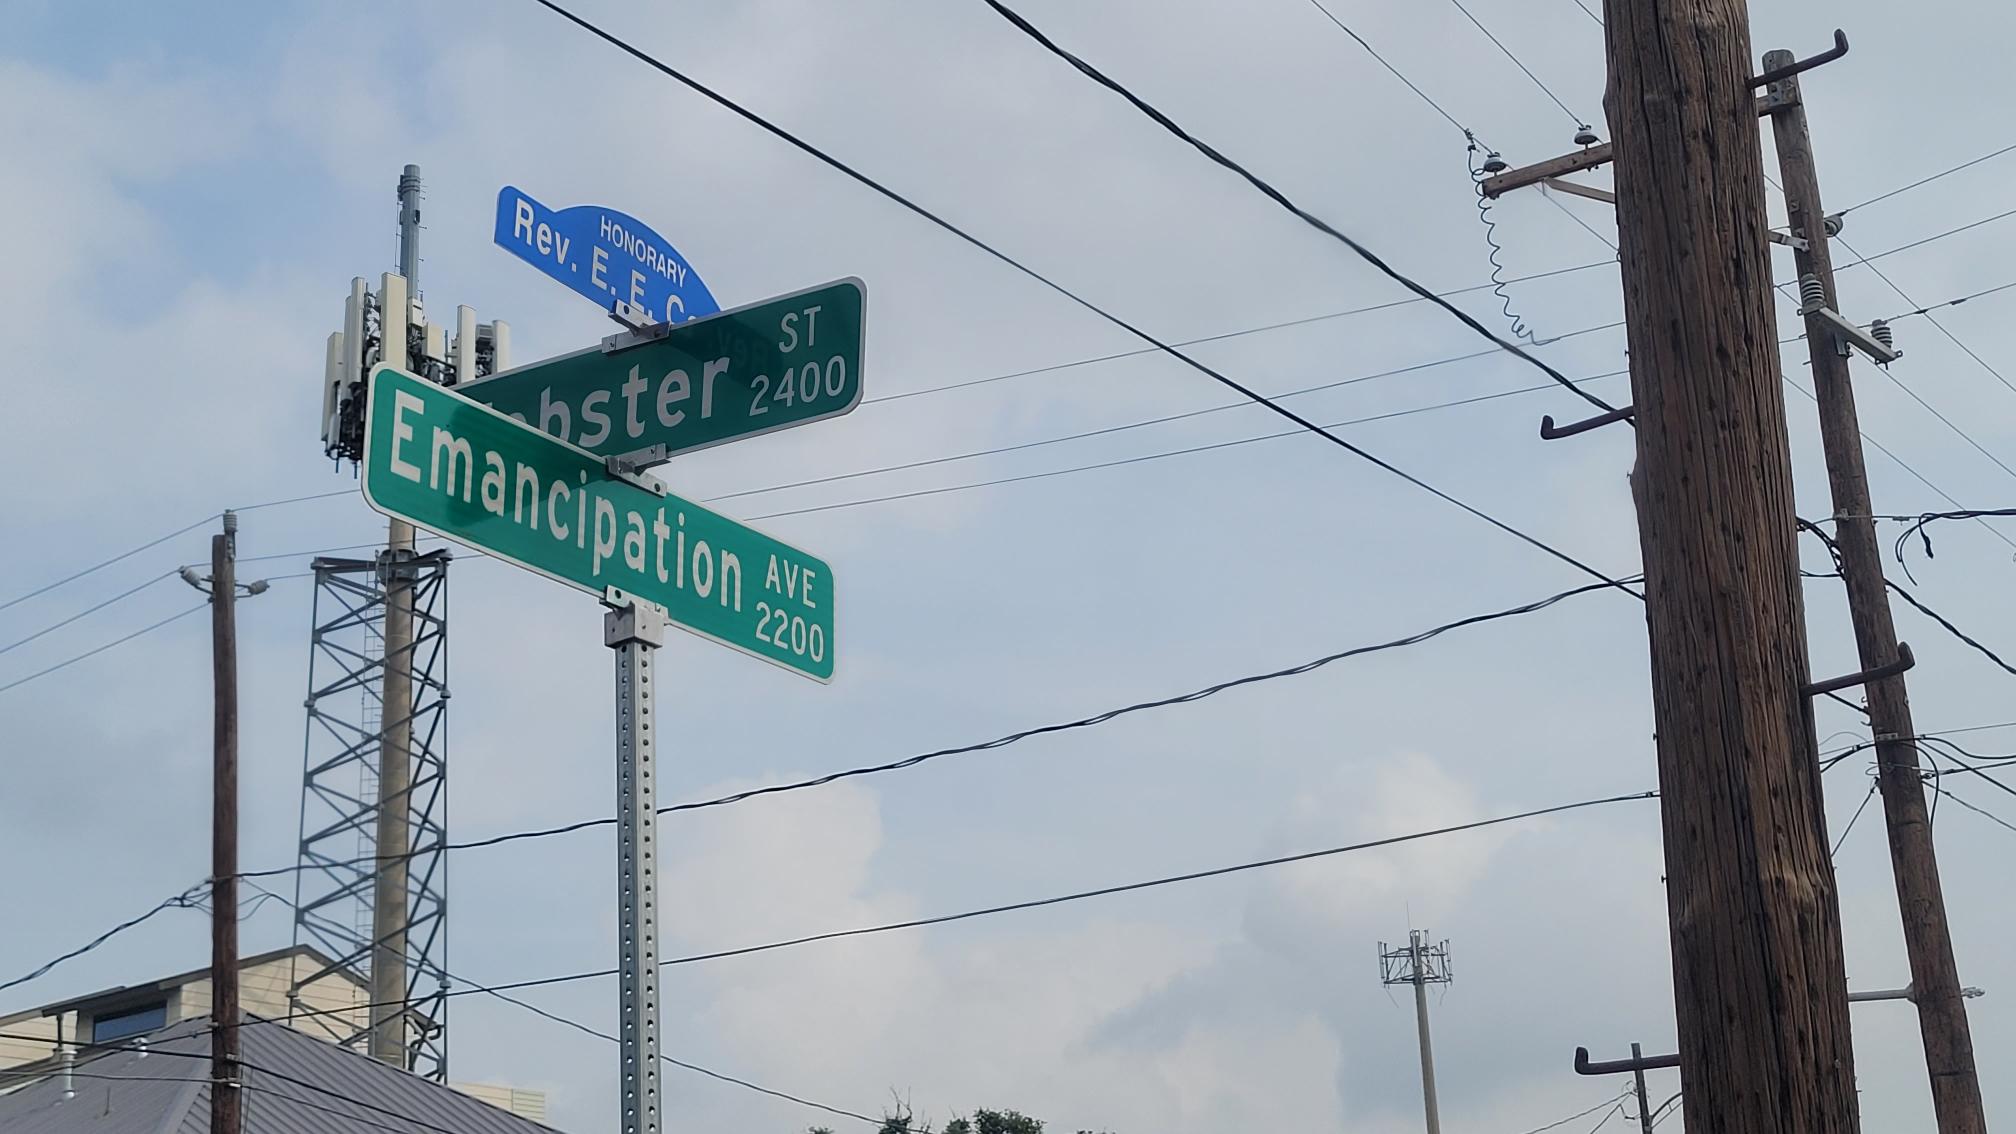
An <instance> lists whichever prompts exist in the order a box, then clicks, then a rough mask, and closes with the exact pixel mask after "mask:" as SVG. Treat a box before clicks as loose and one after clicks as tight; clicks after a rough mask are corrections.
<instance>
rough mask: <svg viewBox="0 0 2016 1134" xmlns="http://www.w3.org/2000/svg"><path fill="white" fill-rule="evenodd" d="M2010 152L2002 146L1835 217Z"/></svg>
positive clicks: (1854, 205)
mask: <svg viewBox="0 0 2016 1134" xmlns="http://www.w3.org/2000/svg"><path fill="white" fill-rule="evenodd" d="M2012 150H2016V145H2010V146H2003V147H2002V148H2001V149H1999V150H1996V151H1994V152H1993V153H1987V154H1982V155H1981V156H1980V157H1977V158H1975V159H1974V160H1972V161H1963V162H1961V163H1960V164H1959V165H1956V166H1954V167H1952V168H1951V169H1943V170H1940V171H1939V172H1938V173H1935V174H1933V175H1932V176H1930V177H1921V178H1919V179H1918V180H1916V181H1913V182H1912V183H1911V184H1909V185H1904V186H1900V187H1899V188H1896V189H1892V190H1890V191H1889V192H1888V193H1878V194H1877V195H1875V196H1874V197H1871V198H1869V199H1868V200H1866V201H1857V202H1856V203H1855V204H1852V205H1850V206H1848V207H1847V208H1845V209H1842V210H1841V211H1840V212H1839V213H1836V214H1835V215H1836V216H1846V215H1848V214H1849V213H1852V212H1854V211H1855V210H1856V209H1862V208H1867V207H1868V206H1870V205H1873V204H1875V203H1876V202H1878V201H1887V200H1889V199H1890V198H1892V197H1895V196H1897V195H1898V194H1899V193H1909V192H1910V191H1911V190H1913V189H1916V188H1918V187H1919V186H1921V185H1930V184H1932V183H1933V182H1934V181H1937V180H1939V179H1940V178H1943V177H1951V176H1952V175H1953V174H1956V173H1958V172H1960V171H1961V170H1963V169H1972V168H1973V167H1974V166H1977V165H1980V164H1981V163H1982V162H1984V161H1987V160H1989V159H1990V158H1998V157H2001V156H2002V155H2003V154H2006V153H2009V152H2011V151H2012Z"/></svg>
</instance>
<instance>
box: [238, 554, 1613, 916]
mask: <svg viewBox="0 0 2016 1134" xmlns="http://www.w3.org/2000/svg"><path fill="white" fill-rule="evenodd" d="M1608 589H1609V587H1608V584H1600V583H1592V584H1586V585H1584V586H1580V587H1576V588H1573V589H1572V590H1567V591H1562V592H1560V593H1558V594H1553V595H1549V596H1547V597H1546V598H1543V599H1537V600H1535V601H1533V602H1529V603H1524V604H1521V605H1519V606H1514V607H1507V608H1504V609H1502V610H1495V611H1491V612H1489V613H1486V614H1476V615H1471V616H1469V617H1466V618H1460V619H1457V620H1455V621H1453V622H1445V623H1443V624H1441V625H1439V626H1434V627H1431V628H1429V629H1427V630H1423V631H1420V632H1418V633H1415V634H1410V635H1408V636H1406V637H1404V638H1395V639H1393V640H1391V641H1386V642H1379V643H1375V644H1373V645H1367V646H1354V647H1352V648H1350V649H1346V650H1339V651H1337V652H1335V653H1331V654H1326V655H1324V656H1322V657H1319V658H1313V659H1311V660H1309V661H1306V662H1302V663H1300V664H1298V665H1292V666H1288V667H1286V668H1283V669H1276V670H1271V671H1268V672H1265V673H1254V674H1248V675H1246V676H1244V677H1235V678H1232V679H1230V680H1228V681H1220V682H1218V683H1216V684H1213V685H1207V686H1204V687H1202V688H1200V689H1193V690H1191V691H1190V692H1187V693H1180V694H1177V695H1175V696H1172V697H1163V698H1159V699H1157V700H1153V701H1141V702H1136V703H1134V704H1131V705H1125V706H1122V707H1120V708H1115V709H1108V710H1105V711H1104V712H1100V713H1094V714H1092V715H1091V716H1086V717H1079V718H1077V719H1075V720H1069V721H1062V722H1058V723H1054V724H1046V725H1039V726H1036V727H1034V728H1025V729H1021V730H1018V731H1016V732H1011V733H1007V734H1005V735H1003V736H998V737H995V738H994V739H992V740H984V741H980V742H978V743H974V744H962V745H957V746H953V747H949V748H939V749H935V750H933V751H930V752H923V753H919V754H917V755H915V756H908V757H905V758H903V759H901V760H892V761H889V762H887V763H882V764H871V765H867V766H864V767H856V768H849V769H846V770H844V771H839V772H831V773H828V774H826V775H822V776H817V777H813V778H811V779H804V780H795V781H790V782H786V783H781V784H771V785H768V786H765V787H760V788H752V789H750V790H747V791H739V792H734V793H732V794H729V795H724V796H717V797H715V798H712V799H705V800H697V801H692V802H687V803H675V804H670V805H668V806H665V807H661V808H659V809H658V813H659V814H660V815H669V814H673V813H675V812H681V811H700V810H705V809H707V808H713V807H726V806H730V805H732V804H737V803H741V802H743V801H744V800H748V799H754V798H756V797H758V796H765V795H777V794H780V793H783V792H790V791H802V790H806V789H809V788H816V787H823V786H825V785H827V784H830V783H834V782H837V781H839V780H845V779H856V778H859V777H862V776H870V775H877V774H880V773H883V772H894V771H900V770H902V769H905V768H914V767H916V766H917V765H919V764H925V763H929V762H931V761H933V760H939V759H943V758H946V757H950V756H966V755H972V754H974V753H979V752H991V751H994V750H996V749H1000V748H1007V747H1009V746H1011V745H1014V744H1019V743H1021V742H1022V741H1025V740H1030V739H1033V738H1035V737H1039V736H1049V735H1052V734H1055V733H1062V732H1076V731H1079V730H1082V729H1088V728H1096V727H1098V726H1100V725H1103V724H1106V723H1107V722H1109V721H1114V720H1118V719H1119V718H1121V717H1125V716H1132V715H1134V714H1136V713H1143V712H1151V711H1153V710H1156V709H1164V708H1171V707H1174V706H1177V705H1188V704H1194V703H1195V702H1198V701H1202V700H1205V699H1207V698H1210V697H1215V696H1217V695H1218V694H1220V693H1224V692H1227V691H1229V690H1232V689H1237V688H1241V687H1243V686H1248V685H1258V684H1262V683H1264V682H1268V681H1277V680H1280V679H1282V678H1287V677H1299V676H1301V675H1303V674H1307V673H1312V672H1314V671H1316V670H1318V669H1322V668H1323V667H1325V666H1328V665H1332V664H1334V663H1336V662H1340V661H1343V660H1345V659H1346V658H1353V657H1362V656H1364V655H1367V654H1374V653H1382V652H1385V651H1387V650H1395V649H1401V648H1404V647H1408V646H1414V645H1419V644H1421V643H1424V642H1427V641H1430V640H1432V639H1435V638H1438V637H1441V636H1442V635H1443V634H1447V633H1449V632H1450V631H1452V630H1458V629H1462V628H1465V627H1469V626H1477V625H1482V624H1484V623H1487V622H1497V621H1500V620H1503V619H1507V618H1514V617H1518V616H1520V615H1525V614H1534V613H1537V612H1539V611H1542V610H1545V609H1547V608H1548V607H1550V606H1553V605H1555V604H1557V603H1560V602H1564V601H1566V600H1568V599H1570V598H1574V597H1576V596H1578V595H1585V594H1590V593H1593V592H1596V591H1602V590H1608ZM615 823H616V820H615V819H614V818H613V817H612V818H603V819H583V820H580V821H578V822H574V823H566V824H562V825H560V826H555V827H543V828H539V829H537V830H530V831H514V832H511V833H509V834H503V835H493V836H491V837H489V838H484V839H475V840H472V841H469V842H462V843H444V844H442V845H440V846H427V847H420V848H416V849H414V850H411V851H408V852H407V854H406V855H405V857H409V858H410V857H415V856H418V855H422V854H434V853H437V852H441V851H461V850H474V849H476V848H478V847H492V846H498V845H501V844H503V843H510V842H520V841H523V840H526V839H543V838H550V837H553V836H556V835H567V834H573V833H574V832H577V831H586V830H590V829H592V828H595V827H609V826H614V825H615ZM379 861H381V856H375V855H367V856H364V857H361V858H356V859H352V860H350V861H348V862H340V863H324V864H319V865H318V868H336V867H357V866H369V865H372V864H374V863H376V862H379ZM301 869H302V867H300V866H298V865H296V866H280V867H273V868H271V869H267V870H248V871H243V872H241V873H239V874H238V875H237V877H239V878H241V879H254V878H272V877H277V876H280V875H286V874H293V873H296V872H298V871H300V870H301Z"/></svg>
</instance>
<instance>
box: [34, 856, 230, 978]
mask: <svg viewBox="0 0 2016 1134" xmlns="http://www.w3.org/2000/svg"><path fill="white" fill-rule="evenodd" d="M208 885H209V883H207V882H206V883H199V884H197V885H195V886H191V887H190V888H189V889H187V890H184V891H182V892H181V893H180V894H176V895H174V896H173V897H169V898H163V899H162V900H161V902H160V903H159V904H158V905H156V906H155V907H154V908H153V909H150V910H148V911H147V912H146V913H143V914H141V915H139V916H138V917H131V918H127V919H126V920H125V921H122V922H120V923H119V924H118V925H115V926H113V927H112V928H110V929H108V930H106V931H105V932H103V933H101V934H99V935H98V936H96V937H94V938H92V939H91V940H90V941H88V942H86V943H84V944H83V945H79V946H78V947H77V948H75V949H72V950H70V951H69V952H68V953H64V954H62V955H60V956H57V957H54V958H52V959H50V960H49V961H46V962H44V963H43V964H42V965H40V966H39V967H37V968H36V969H34V970H33V971H32V972H29V973H26V974H24V975H22V976H18V977H15V978H14V979H13V980H10V981H6V982H5V983H0V992H5V991H6V990H7V989H10V988H14V987H16V986H18V985H23V984H27V983H28V982H29V981H32V980H35V979H37V978H39V977H42V976H46V975H48V974H49V973H50V972H51V971H52V970H54V969H55V968H56V966H58V965H60V964H62V963H63V962H65V961H70V960H75V959H76V958H78V957H81V956H83V955H84V954H86V953H89V952H90V951H92V950H93V949H96V948H98V947H99V946H100V945H103V944H105V943H106V942H107V941H110V940H112V939H113V938H114V937H117V936H119V935H120V934H121V933H124V932H126V931H127V930H129V929H132V928H133V927H134V926H136V925H140V924H141V923H143V922H145V921H147V920H148V919H149V918H151V917H153V916H154V915H156V914H158V913H160V912H161V911H163V910H169V909H174V908H176V907H178V906H187V905H188V904H189V903H190V901H191V900H192V899H193V898H194V897H195V895H196V893H197V892H198V891H199V890H202V889H204V888H205V887H207V886H208Z"/></svg>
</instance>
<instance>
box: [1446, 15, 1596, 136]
mask: <svg viewBox="0 0 2016 1134" xmlns="http://www.w3.org/2000/svg"><path fill="white" fill-rule="evenodd" d="M1449 2H1450V3H1451V4H1454V5H1456V10H1457V11H1459V12H1461V13H1463V18H1464V19H1466V20H1469V21H1470V22H1471V23H1472V24H1473V25H1475V26H1476V28H1477V30H1478V31H1480V32H1483V33H1484V38H1485V39H1488V40H1490V41H1491V46H1493V47H1495V48H1497V49H1498V50H1499V51H1500V52H1502V53H1503V54H1504V56H1505V58H1507V59H1510V60H1511V61H1512V65H1513V66H1514V67H1517V68H1519V70H1520V71H1521V72H1523V73H1524V74H1525V76H1526V77H1527V78H1528V79H1531V80H1533V85H1534V86H1536V87H1538V88H1540V93H1541V94H1544V95H1546V96H1547V98H1548V100H1549V101H1551V102H1552V103H1553V104H1554V105H1555V106H1558V107H1560V108H1561V113H1563V114H1565V115H1567V116H1568V120H1569V121H1571V122H1573V123H1574V124H1575V125H1576V126H1577V127H1580V128H1582V129H1587V128H1588V126H1589V120H1588V119H1587V118H1584V117H1582V116H1581V115H1579V114H1577V113H1575V112H1574V111H1573V110H1570V109H1568V104H1567V103H1565V102H1562V101H1561V98H1560V96H1558V95H1556V94H1555V93H1554V91H1553V89H1552V88H1550V87H1548V85H1547V84H1546V83H1543V82H1541V81H1540V76H1538V75H1536V74H1534V73H1533V68H1531V67H1528V66H1527V65H1526V64H1525V62H1524V61H1523V60H1521V59H1520V58H1519V57H1518V56H1517V55H1514V54H1512V49H1511V48H1509V47H1507V46H1505V41H1503V40H1501V39H1499V38H1498V37H1497V36H1496V35H1493V34H1492V32H1491V29H1490V28H1487V27H1485V26H1484V21H1482V20H1479V19H1478V18H1477V17H1476V16H1474V15H1472V14H1471V12H1470V9H1469V8H1466V7H1464V6H1463V0H1449Z"/></svg>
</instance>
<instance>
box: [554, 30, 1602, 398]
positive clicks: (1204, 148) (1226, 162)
mask: <svg viewBox="0 0 2016 1134" xmlns="http://www.w3.org/2000/svg"><path fill="white" fill-rule="evenodd" d="M539 2H541V3H546V2H548V0H539ZM985 3H986V4H987V6H988V7H989V8H992V9H993V10H994V11H995V13H996V14H998V15H999V16H1000V17H1001V18H1002V19H1004V20H1006V21H1008V22H1009V23H1010V24H1011V25H1013V26H1014V27H1015V28H1016V29H1017V30H1018V31H1020V32H1022V34H1024V35H1026V36H1028V37H1029V38H1030V39H1032V40H1034V41H1035V42H1036V43H1037V44H1039V45H1040V46H1042V47H1043V49H1044V50H1046V51H1048V52H1050V53H1051V54H1052V55H1055V56H1056V57H1057V58H1059V59H1061V60H1063V61H1064V62H1066V63H1068V64H1070V65H1071V66H1072V68H1074V69H1075V70H1077V71H1078V73H1079V74H1081V75H1084V76H1085V77H1086V78H1088V79H1090V80H1092V81H1093V82H1094V83H1096V84H1098V85H1099V86H1101V87H1104V88H1106V89H1107V90H1108V91H1111V92H1112V93H1114V94H1116V95H1118V96H1119V97H1120V98H1121V99H1123V100H1124V101H1126V103H1127V104H1128V105H1129V106H1132V107H1133V108H1134V109H1135V110H1137V111H1140V112H1141V113H1142V114H1143V115H1145V116H1146V117H1147V118H1148V119H1149V120H1150V121H1152V122H1154V123H1155V124H1156V125H1157V126H1160V127H1161V128H1162V129H1164V130H1166V131H1168V132H1169V133H1170V134H1171V135H1173V136H1174V137H1176V138H1178V139H1180V140H1182V141H1183V142H1184V143H1186V144H1188V145H1189V146H1190V147H1191V148H1192V149H1194V150H1196V151H1197V152H1198V153H1200V154H1202V155H1204V157H1206V158H1208V159H1209V160H1210V161H1212V162H1213V163H1214V164H1216V165H1218V166H1220V167H1221V168H1223V169H1225V170H1227V171H1229V172H1231V173H1232V174H1234V175H1236V176H1238V177H1239V178H1240V179H1242V180H1244V181H1245V182H1246V183H1247V184H1248V185H1250V186H1252V187H1253V188H1254V189H1256V190H1258V191H1259V192H1260V193H1261V195H1262V196H1265V197H1266V198H1267V199H1268V200H1270V201H1273V202H1274V203H1275V204H1277V205H1279V206H1281V207H1282V208H1283V209H1286V210H1287V211H1288V212H1289V213H1290V214H1291V215H1293V216H1294V217H1296V218H1297V219H1298V220H1300V221H1302V223H1304V224H1306V225H1308V226H1309V227H1311V228H1313V229H1315V230H1316V231H1318V232H1321V233H1323V234H1324V235H1325V236H1328V237H1330V238H1331V239H1333V240H1336V241H1337V242H1338V243H1340V244H1343V245H1344V246H1345V247H1346V248H1349V249H1350V250H1351V251H1352V252H1353V253H1354V254H1356V255H1357V256H1358V258H1359V259H1361V260H1363V261H1365V262H1366V263H1367V264H1369V265H1371V266H1372V267H1373V268H1374V269H1376V270H1377V271H1379V272H1380V273H1381V274H1383V275H1385V276H1386V277H1387V278H1388V279H1391V280H1392V281H1393V282H1395V283H1397V284H1399V285H1400V286H1402V287H1404V288H1406V289H1407V290H1409V291H1411V292H1413V293H1414V294H1415V295H1418V296H1420V297H1421V298H1423V299H1426V300H1428V301H1429V302H1431V303H1433V304H1435V305H1436V306H1437V307H1440V308H1442V309H1443V310H1444V311H1447V312H1448V313H1449V314H1450V315H1452V316H1454V317H1455V319H1456V321H1457V322H1459V323H1462V324H1463V325H1464V326H1465V327H1468V328H1469V329H1470V330H1472V331H1474V332H1475V333H1477V334H1478V335H1479V336H1481V337H1483V338H1484V339H1486V340H1488V341H1490V342H1492V343H1495V344H1496V345H1497V346H1498V348H1499V349H1500V350H1503V351H1505V352H1506V353H1508V354H1510V355H1512V356H1513V357H1515V358H1518V359H1520V360H1522V361H1524V362H1525V363H1527V364H1528V365H1530V366H1532V367H1534V368H1536V369H1538V370H1539V371H1540V372H1541V373H1543V374H1545V375H1547V376H1548V377H1549V378H1552V379H1553V380H1554V381H1555V382H1556V383H1557V384H1559V385H1561V386H1562V387H1564V388H1565V389H1568V390H1570V391H1572V392H1573V393H1574V394H1575V395H1576V396H1577V397H1580V398H1581V399H1582V400H1584V401H1586V402H1588V403H1589V404H1591V405H1594V406H1597V407H1599V408H1601V409H1604V410H1614V409H1616V407H1615V406H1613V405H1611V404H1610V403H1608V402H1606V401H1604V400H1602V399H1601V398H1598V397H1596V396H1595V395H1593V394H1591V393H1589V392H1588V391H1586V390H1583V389H1581V388H1580V387H1578V386H1576V385H1575V384H1574V383H1573V382H1571V381H1569V379H1568V376H1567V375H1565V374H1562V373H1561V372H1560V371H1558V370H1556V369H1554V368H1553V367H1551V366H1549V365H1547V364H1546V363H1545V362H1542V361H1540V360H1539V359H1538V358H1536V357H1534V356H1533V355H1532V354H1530V353H1528V352H1527V351H1526V350H1525V349H1524V348H1522V347H1520V346H1519V345H1518V344H1517V343H1513V342H1510V341H1508V340H1506V339H1502V338H1500V337H1499V336H1498V335H1497V334H1495V333H1494V332H1492V331H1491V330H1490V329H1489V328H1487V327H1485V326H1484V324H1482V323H1480V322H1478V321H1477V320H1476V319H1475V318H1474V317H1472V316H1471V315H1470V314H1469V313H1468V312H1466V311H1463V310H1462V309H1460V308H1458V307H1457V306H1456V305H1455V304H1453V303H1450V302H1449V301H1448V300H1446V299H1443V298H1441V297H1439V296H1437V295H1435V293H1433V292H1431V291H1429V290H1428V289H1427V288H1425V287H1423V286H1421V285H1420V284H1419V283H1416V282H1415V281H1414V280H1413V279H1411V278H1409V277H1408V276H1407V275H1405V274H1404V273H1402V272H1400V271H1399V270H1398V269H1396V268H1394V267H1393V266H1392V265H1391V264H1388V263H1387V262H1386V261H1385V260H1384V259H1383V258H1382V257H1380V256H1379V255H1378V254H1377V253H1375V252H1373V251H1372V250H1371V249H1370V248H1368V247H1366V246H1365V245H1364V244H1363V243H1361V242H1360V241H1358V240H1356V239H1354V238H1352V237H1350V236H1346V235H1345V234H1344V233H1343V232H1342V231H1340V230H1339V229H1337V228H1336V227H1335V226H1333V225H1332V224H1330V222H1328V221H1326V220H1324V219H1323V218H1321V217H1319V216H1317V215H1316V214H1314V213H1312V212H1310V211H1308V210H1307V209H1304V208H1303V207H1302V206H1300V205H1297V204H1296V203H1295V202H1293V201H1291V200H1289V199H1288V197H1287V195H1286V194H1284V193H1282V192H1281V191H1280V190H1279V189H1276V188H1275V187H1274V186H1273V185H1271V184H1269V183H1268V182H1267V181H1266V180H1264V179H1263V178H1261V177H1260V176H1259V175H1258V174H1256V173H1254V172H1253V171H1252V170H1250V169H1247V168H1246V167H1245V166H1244V165H1241V164H1240V163H1239V162H1237V161H1235V160H1233V159H1232V158H1230V157H1227V156H1226V155H1225V154H1224V153H1222V152H1221V151H1219V150H1218V149H1217V148H1216V147H1214V146H1212V145H1211V144H1210V143H1208V142H1206V141H1204V140H1203V139H1202V138H1199V137H1198V136H1197V135H1195V134H1192V133H1191V132H1190V131H1188V130H1186V129H1184V128H1183V127H1182V126H1180V125H1178V124H1177V123H1176V121H1175V120H1174V119H1172V118H1170V117H1169V116H1168V115H1167V114H1164V113H1163V112H1162V111H1160V110H1158V109H1156V108H1155V107H1154V106H1152V105H1150V104H1149V103H1148V101H1147V100H1145V99H1143V98H1142V97H1141V96H1140V95H1137V94H1135V93H1134V92H1133V91H1131V90H1129V89H1128V88H1127V87H1126V86H1124V85H1123V84H1121V83H1120V82H1118V81H1116V80H1114V79H1112V78H1110V77H1108V76H1107V75H1106V73H1105V72H1103V71H1101V70H1099V68H1097V67H1095V66H1093V65H1092V64H1091V63H1088V62H1086V61H1085V60H1084V59H1081V58H1079V57H1078V56H1077V55H1074V54H1072V53H1071V52H1070V51H1068V50H1066V49H1065V48H1063V47H1061V46H1059V45H1058V44H1057V42H1056V41H1055V40H1053V39H1051V38H1050V37H1049V36H1048V35H1046V34H1044V32H1043V31H1042V30H1041V29H1039V28H1038V27H1036V25H1034V24H1032V23H1030V22H1029V21H1028V20H1027V19H1025V18H1024V17H1022V16H1021V15H1020V14H1018V13H1017V12H1016V11H1015V10H1014V9H1012V8H1010V7H1008V6H1007V5H1006V4H1003V3H1002V2H1001V0H985Z"/></svg>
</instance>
